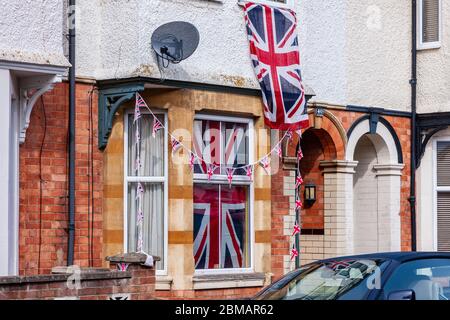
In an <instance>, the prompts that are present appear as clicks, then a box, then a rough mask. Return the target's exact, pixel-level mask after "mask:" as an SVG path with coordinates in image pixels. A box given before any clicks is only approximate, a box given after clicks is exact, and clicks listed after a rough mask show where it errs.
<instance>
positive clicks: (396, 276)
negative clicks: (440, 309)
mask: <svg viewBox="0 0 450 320" xmlns="http://www.w3.org/2000/svg"><path fill="white" fill-rule="evenodd" d="M403 290H413V291H414V293H415V296H416V299H417V300H449V299H450V259H422V260H415V261H409V262H405V263H403V264H401V265H400V266H399V267H398V268H397V269H396V270H395V271H394V273H393V274H392V276H391V277H390V278H389V279H388V280H387V282H386V284H385V286H384V289H383V294H382V298H383V299H385V300H387V299H388V298H389V295H390V294H391V293H392V292H396V291H403Z"/></svg>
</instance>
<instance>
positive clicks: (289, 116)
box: [244, 2, 309, 130]
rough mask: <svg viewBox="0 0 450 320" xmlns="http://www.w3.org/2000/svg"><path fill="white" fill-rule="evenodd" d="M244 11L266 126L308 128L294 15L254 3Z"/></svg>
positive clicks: (293, 13) (272, 127)
mask: <svg viewBox="0 0 450 320" xmlns="http://www.w3.org/2000/svg"><path fill="white" fill-rule="evenodd" d="M244 8H245V9H244V10H245V22H246V24H247V32H248V37H249V42H250V54H251V59H252V62H253V67H254V70H255V73H256V77H257V78H258V81H259V83H260V86H261V90H262V96H263V102H264V116H265V123H266V125H267V126H268V127H270V128H271V129H280V130H289V129H290V130H298V129H302V128H307V127H309V119H308V114H307V110H306V97H305V89H304V86H303V81H302V73H301V67H300V50H299V45H298V36H297V17H296V14H295V12H294V11H292V10H290V9H287V8H277V7H271V6H270V5H266V4H257V3H253V2H247V3H245V5H244Z"/></svg>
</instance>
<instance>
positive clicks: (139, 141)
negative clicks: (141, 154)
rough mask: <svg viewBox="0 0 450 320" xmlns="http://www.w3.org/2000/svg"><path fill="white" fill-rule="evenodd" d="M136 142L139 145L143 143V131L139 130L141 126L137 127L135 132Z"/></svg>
mask: <svg viewBox="0 0 450 320" xmlns="http://www.w3.org/2000/svg"><path fill="white" fill-rule="evenodd" d="M134 136H135V140H136V144H137V145H139V144H140V143H141V133H140V132H139V128H136V132H135V134H134Z"/></svg>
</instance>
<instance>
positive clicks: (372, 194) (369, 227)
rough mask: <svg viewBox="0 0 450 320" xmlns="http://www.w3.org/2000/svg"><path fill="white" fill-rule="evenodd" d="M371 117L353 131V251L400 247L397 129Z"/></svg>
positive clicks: (349, 157) (349, 151) (350, 147)
mask: <svg viewBox="0 0 450 320" xmlns="http://www.w3.org/2000/svg"><path fill="white" fill-rule="evenodd" d="M389 126H390V125H389V123H387V122H385V121H383V122H379V123H378V124H377V127H376V128H373V127H370V122H369V119H363V120H362V121H359V122H357V125H355V127H354V128H352V130H351V131H350V137H349V144H348V149H347V155H346V157H347V160H350V161H355V162H356V163H357V165H356V167H355V173H354V176H353V192H352V195H353V215H352V219H353V253H355V254H362V253H373V252H384V251H399V250H400V187H401V185H400V183H401V182H400V180H401V171H402V169H403V164H402V163H400V161H401V159H402V156H401V150H399V149H398V143H396V139H397V137H396V136H395V131H393V129H392V128H390V127H389Z"/></svg>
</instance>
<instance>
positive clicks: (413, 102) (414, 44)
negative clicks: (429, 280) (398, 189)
mask: <svg viewBox="0 0 450 320" xmlns="http://www.w3.org/2000/svg"><path fill="white" fill-rule="evenodd" d="M411 4H412V33H411V36H412V51H411V53H412V54H411V56H412V59H411V80H410V81H409V83H410V84H411V181H410V182H411V185H410V197H409V199H408V200H409V203H410V207H411V251H417V229H416V228H417V226H416V147H417V145H416V143H417V139H416V137H417V129H416V120H417V0H412V3H411Z"/></svg>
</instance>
